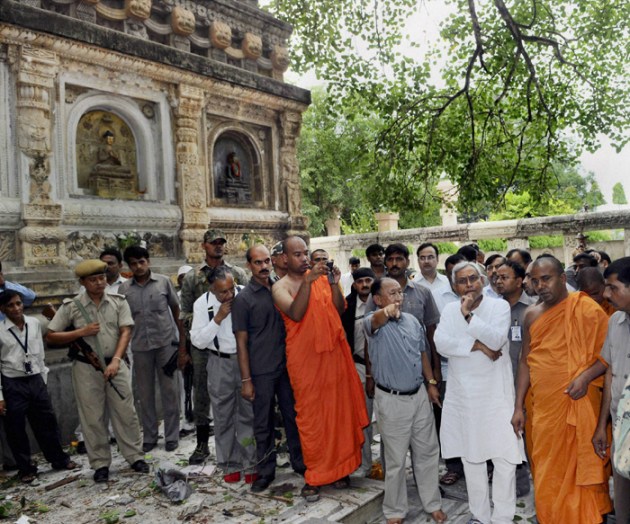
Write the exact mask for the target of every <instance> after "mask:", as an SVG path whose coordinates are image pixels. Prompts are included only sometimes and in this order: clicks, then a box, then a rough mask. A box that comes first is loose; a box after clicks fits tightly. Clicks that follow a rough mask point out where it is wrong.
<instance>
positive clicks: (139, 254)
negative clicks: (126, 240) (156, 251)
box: [123, 246, 149, 264]
mask: <svg viewBox="0 0 630 524" xmlns="http://www.w3.org/2000/svg"><path fill="white" fill-rule="evenodd" d="M123 257H124V259H125V262H127V264H129V261H130V260H131V259H132V258H135V259H136V260H139V259H141V258H146V259H147V260H149V252H148V251H147V250H146V248H144V247H142V246H129V247H128V248H127V249H125V254H124V255H123Z"/></svg>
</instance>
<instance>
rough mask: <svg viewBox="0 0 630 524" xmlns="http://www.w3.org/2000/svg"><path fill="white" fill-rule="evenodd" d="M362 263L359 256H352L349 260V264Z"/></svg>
mask: <svg viewBox="0 0 630 524" xmlns="http://www.w3.org/2000/svg"><path fill="white" fill-rule="evenodd" d="M360 263H361V259H360V258H359V257H350V260H348V264H360Z"/></svg>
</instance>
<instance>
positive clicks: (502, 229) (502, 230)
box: [311, 210, 630, 272]
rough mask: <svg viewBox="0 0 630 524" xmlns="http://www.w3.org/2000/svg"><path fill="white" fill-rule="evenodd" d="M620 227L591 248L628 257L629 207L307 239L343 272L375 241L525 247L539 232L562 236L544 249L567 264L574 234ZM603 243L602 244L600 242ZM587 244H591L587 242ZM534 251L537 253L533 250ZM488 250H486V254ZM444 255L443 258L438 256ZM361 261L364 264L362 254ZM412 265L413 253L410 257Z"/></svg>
mask: <svg viewBox="0 0 630 524" xmlns="http://www.w3.org/2000/svg"><path fill="white" fill-rule="evenodd" d="M612 229H623V230H624V239H623V241H621V240H620V241H612V242H605V243H599V244H594V245H593V246H592V247H595V248H598V249H603V250H604V251H606V252H607V253H609V254H610V256H611V258H613V259H615V258H619V257H621V256H630V210H620V211H606V212H594V213H578V214H575V215H561V216H554V217H539V218H524V219H521V220H502V221H498V222H478V223H474V224H457V225H453V226H436V227H425V228H417V229H403V230H399V231H385V232H374V233H362V234H356V235H341V236H328V237H317V238H312V239H311V249H325V250H327V251H328V252H329V253H330V255H331V257H332V258H334V259H335V261H336V263H337V265H338V266H339V267H340V268H341V270H342V272H345V271H347V268H348V259H349V258H350V257H351V256H352V251H353V250H364V249H365V248H366V247H367V246H369V245H370V244H374V243H379V244H381V245H383V246H387V244H391V243H393V242H400V243H402V244H405V245H407V246H413V247H414V249H415V248H417V247H418V246H419V245H420V244H421V243H423V242H455V243H461V244H462V245H463V244H467V243H470V242H477V241H479V240H486V239H506V240H507V246H508V249H512V248H525V249H529V238H530V237H535V236H542V235H562V236H563V237H564V242H563V247H562V248H558V249H548V250H545V251H547V252H552V253H553V254H554V255H555V256H557V257H558V258H559V259H560V260H561V261H562V262H564V263H565V264H570V263H571V254H572V252H573V250H574V249H575V247H576V245H577V240H576V235H577V234H578V233H584V234H587V232H588V231H602V230H604V231H605V230H612ZM604 244H605V245H604ZM589 247H591V245H589ZM533 252H534V254H538V253H537V252H536V250H534V251H533ZM488 254H489V253H486V255H488ZM442 258H444V257H442ZM361 261H362V263H363V264H365V263H367V261H366V259H365V257H364V256H362V257H361ZM411 261H412V265H413V266H414V267H416V257H415V255H414V256H412V257H411Z"/></svg>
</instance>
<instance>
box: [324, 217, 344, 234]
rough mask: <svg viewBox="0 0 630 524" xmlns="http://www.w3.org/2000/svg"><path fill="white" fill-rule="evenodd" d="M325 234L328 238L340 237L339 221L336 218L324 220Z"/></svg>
mask: <svg viewBox="0 0 630 524" xmlns="http://www.w3.org/2000/svg"><path fill="white" fill-rule="evenodd" d="M326 233H327V234H328V236H329V237H338V236H340V235H341V219H340V218H338V217H335V218H329V219H328V220H326Z"/></svg>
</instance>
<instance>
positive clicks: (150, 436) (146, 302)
mask: <svg viewBox="0 0 630 524" xmlns="http://www.w3.org/2000/svg"><path fill="white" fill-rule="evenodd" d="M124 258H125V262H126V263H127V265H128V266H129V269H131V271H132V272H133V278H132V279H130V280H127V281H126V282H123V283H122V284H121V285H120V287H119V288H118V292H119V293H120V294H121V295H124V296H125V297H126V298H127V302H128V303H129V307H130V308H131V314H132V315H133V319H134V322H135V329H134V330H133V338H132V342H131V350H132V351H133V359H134V366H133V376H134V379H135V383H136V387H137V391H138V400H139V402H140V407H141V408H142V409H141V421H142V431H143V444H142V450H143V451H144V452H145V453H147V452H149V451H151V450H152V449H153V448H154V447H155V446H157V439H158V418H157V413H156V406H155V376H156V374H157V378H158V383H159V385H160V394H161V398H162V410H163V412H164V438H165V439H166V444H165V448H166V451H174V450H176V449H177V446H178V443H179V390H178V387H177V379H176V376H175V375H174V374H171V375H170V376H168V375H167V374H166V373H165V372H164V370H163V369H162V368H163V367H164V366H165V365H166V364H167V363H168V361H169V360H170V359H171V357H173V353H174V352H175V351H176V349H175V347H174V346H173V344H174V343H175V344H179V351H183V352H185V351H186V335H185V333H184V328H183V324H182V322H181V320H179V300H178V298H177V292H176V291H175V288H174V287H173V284H171V281H170V279H169V278H168V277H167V276H164V275H158V274H157V273H153V272H152V271H151V262H150V260H149V252H148V251H147V250H146V249H145V248H143V247H140V246H130V247H128V248H127V249H125V254H124ZM175 326H177V329H175Z"/></svg>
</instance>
